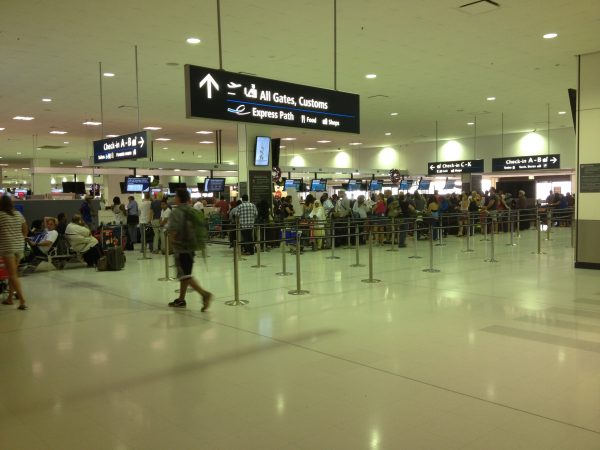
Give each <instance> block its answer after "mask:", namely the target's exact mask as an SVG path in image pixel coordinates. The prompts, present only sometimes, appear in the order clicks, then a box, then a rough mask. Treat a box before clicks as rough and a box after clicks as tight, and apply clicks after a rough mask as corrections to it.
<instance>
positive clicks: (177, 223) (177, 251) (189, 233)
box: [167, 188, 213, 312]
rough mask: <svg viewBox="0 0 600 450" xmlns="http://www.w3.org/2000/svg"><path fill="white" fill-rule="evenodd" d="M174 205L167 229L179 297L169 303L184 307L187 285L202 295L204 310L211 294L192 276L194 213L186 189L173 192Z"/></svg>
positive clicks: (175, 306)
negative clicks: (177, 281)
mask: <svg viewBox="0 0 600 450" xmlns="http://www.w3.org/2000/svg"><path fill="white" fill-rule="evenodd" d="M175 205H176V206H177V207H176V208H173V210H172V211H171V214H170V216H169V222H168V225H167V229H168V232H169V239H170V243H171V248H172V249H173V253H174V256H175V265H176V266H177V278H178V279H179V297H178V298H176V299H175V300H173V301H172V302H170V303H169V306H171V307H174V308H185V307H186V302H185V294H186V292H187V288H188V286H191V288H192V289H193V290H195V291H196V292H197V293H198V294H200V295H201V296H202V309H201V311H202V312H204V311H206V310H207V309H208V307H209V306H210V303H211V302H212V299H213V295H212V293H211V292H208V291H207V290H205V289H203V288H202V287H201V286H200V284H198V282H197V281H196V280H195V279H194V277H193V276H192V269H193V267H194V243H195V236H194V235H193V233H195V231H194V230H193V229H191V227H190V220H189V219H188V217H189V215H190V214H196V212H195V211H193V210H192V207H191V206H190V193H189V192H188V190H187V189H181V188H180V189H177V192H176V193H175Z"/></svg>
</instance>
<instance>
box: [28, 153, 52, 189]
mask: <svg viewBox="0 0 600 450" xmlns="http://www.w3.org/2000/svg"><path fill="white" fill-rule="evenodd" d="M41 167H45V168H47V167H50V160H49V159H40V158H35V159H34V160H33V167H32V168H31V173H32V175H31V192H32V194H35V195H42V194H48V193H50V192H52V186H51V184H50V179H51V178H52V175H51V174H49V173H43V172H38V171H37V169H38V168H41Z"/></svg>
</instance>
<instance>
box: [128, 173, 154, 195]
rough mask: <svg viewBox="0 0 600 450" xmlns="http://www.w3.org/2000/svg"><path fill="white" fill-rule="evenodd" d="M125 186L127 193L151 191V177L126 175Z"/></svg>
mask: <svg viewBox="0 0 600 450" xmlns="http://www.w3.org/2000/svg"><path fill="white" fill-rule="evenodd" d="M125 186H126V189H127V193H129V194H135V193H139V192H149V190H150V178H148V177H126V178H125Z"/></svg>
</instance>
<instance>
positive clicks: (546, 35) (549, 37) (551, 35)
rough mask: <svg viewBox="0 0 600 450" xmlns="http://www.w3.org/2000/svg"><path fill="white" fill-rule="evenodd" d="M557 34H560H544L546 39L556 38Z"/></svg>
mask: <svg viewBox="0 0 600 450" xmlns="http://www.w3.org/2000/svg"><path fill="white" fill-rule="evenodd" d="M556 36H558V34H556V33H546V34H545V35H544V36H542V37H543V38H544V39H554V38H555V37H556Z"/></svg>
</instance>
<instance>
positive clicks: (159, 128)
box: [144, 127, 162, 131]
mask: <svg viewBox="0 0 600 450" xmlns="http://www.w3.org/2000/svg"><path fill="white" fill-rule="evenodd" d="M144 130H150V131H156V130H162V127H144Z"/></svg>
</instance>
